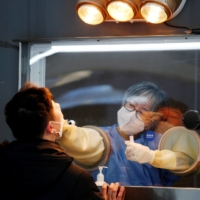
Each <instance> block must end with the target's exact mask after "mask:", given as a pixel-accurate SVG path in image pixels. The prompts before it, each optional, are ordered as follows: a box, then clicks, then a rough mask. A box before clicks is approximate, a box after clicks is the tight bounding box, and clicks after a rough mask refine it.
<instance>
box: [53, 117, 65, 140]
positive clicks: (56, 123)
mask: <svg viewBox="0 0 200 200" xmlns="http://www.w3.org/2000/svg"><path fill="white" fill-rule="evenodd" d="M51 124H55V125H56V126H54V127H53V128H54V129H55V130H56V133H58V135H59V137H58V138H60V137H62V130H63V125H64V120H62V123H60V122H54V121H51ZM57 125H59V126H60V128H59V130H57ZM58 138H57V139H58Z"/></svg>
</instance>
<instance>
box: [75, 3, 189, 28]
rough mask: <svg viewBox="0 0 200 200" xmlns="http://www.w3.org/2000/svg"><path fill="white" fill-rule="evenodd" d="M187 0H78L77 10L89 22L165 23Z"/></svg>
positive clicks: (94, 23) (177, 12)
mask: <svg viewBox="0 0 200 200" xmlns="http://www.w3.org/2000/svg"><path fill="white" fill-rule="evenodd" d="M185 3H186V0H78V2H77V5H76V10H77V13H78V15H79V17H80V18H81V20H82V21H84V22H85V23H87V24H91V25H97V24H101V23H102V22H104V21H115V22H131V23H132V22H141V21H143V22H150V23H154V24H159V23H163V22H165V21H167V20H169V19H172V18H173V17H175V16H176V15H178V14H179V13H180V11H181V10H182V9H183V7H184V5H185Z"/></svg>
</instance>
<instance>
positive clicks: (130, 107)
mask: <svg viewBox="0 0 200 200" xmlns="http://www.w3.org/2000/svg"><path fill="white" fill-rule="evenodd" d="M124 108H126V110H128V111H129V112H133V111H134V110H135V111H136V117H137V119H139V120H140V121H142V122H143V119H142V112H141V111H138V110H136V109H135V106H134V105H132V104H131V103H130V102H128V101H124Z"/></svg>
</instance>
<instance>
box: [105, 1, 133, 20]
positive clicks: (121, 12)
mask: <svg viewBox="0 0 200 200" xmlns="http://www.w3.org/2000/svg"><path fill="white" fill-rule="evenodd" d="M107 10H108V13H109V15H110V16H111V17H112V18H113V19H115V20H117V21H121V22H125V21H130V20H131V19H132V18H133V17H134V11H133V9H132V7H131V6H130V5H129V4H128V3H126V2H122V1H113V2H111V3H109V4H108V6H107Z"/></svg>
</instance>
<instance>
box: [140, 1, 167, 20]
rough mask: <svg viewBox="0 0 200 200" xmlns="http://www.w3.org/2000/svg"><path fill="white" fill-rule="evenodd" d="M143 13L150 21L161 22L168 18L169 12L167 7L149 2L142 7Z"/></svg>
mask: <svg viewBox="0 0 200 200" xmlns="http://www.w3.org/2000/svg"><path fill="white" fill-rule="evenodd" d="M141 14H142V16H143V17H144V19H146V20H147V21H148V22H151V23H154V24H159V23H162V22H164V21H166V20H167V18H168V14H167V12H166V10H165V8H164V7H163V6H162V5H160V4H156V3H147V4H145V5H144V6H142V8H141Z"/></svg>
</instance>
